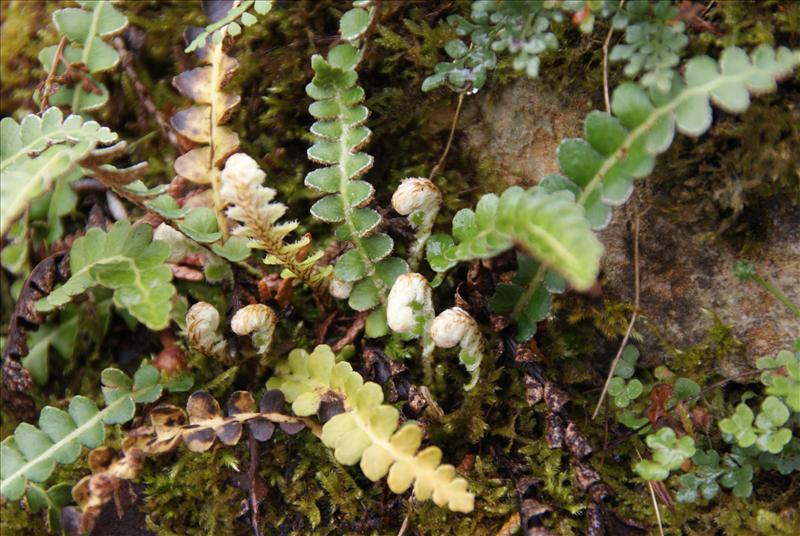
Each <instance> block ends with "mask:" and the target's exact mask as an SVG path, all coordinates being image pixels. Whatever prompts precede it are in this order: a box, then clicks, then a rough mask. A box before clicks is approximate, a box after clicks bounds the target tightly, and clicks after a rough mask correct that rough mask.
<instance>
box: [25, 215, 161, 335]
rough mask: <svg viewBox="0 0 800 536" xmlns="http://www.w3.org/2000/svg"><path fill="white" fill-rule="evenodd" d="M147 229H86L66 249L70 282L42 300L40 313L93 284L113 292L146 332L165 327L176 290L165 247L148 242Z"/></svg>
mask: <svg viewBox="0 0 800 536" xmlns="http://www.w3.org/2000/svg"><path fill="white" fill-rule="evenodd" d="M152 238H153V229H152V228H151V227H150V226H149V225H146V224H143V225H137V226H136V227H131V224H130V223H129V222H128V221H124V220H123V221H119V222H117V223H115V224H114V225H113V226H112V227H111V229H109V231H108V232H104V231H102V230H101V229H98V228H96V227H95V228H92V229H89V231H88V232H87V233H86V235H85V236H83V237H81V238H79V239H78V240H76V241H75V243H74V244H73V245H72V249H71V250H70V259H69V261H70V270H71V273H72V275H71V277H70V278H69V280H68V281H67V282H66V283H64V284H63V285H61V286H59V287H57V288H56V289H54V290H53V291H52V292H51V293H50V294H49V295H48V296H47V297H46V298H42V300H40V301H39V302H38V303H37V305H36V307H37V309H38V310H39V311H45V312H46V311H52V310H53V309H55V308H56V307H59V306H61V305H64V304H66V303H68V302H70V301H71V300H72V298H73V297H74V296H77V295H78V294H82V293H83V292H85V291H86V290H88V289H89V288H91V287H94V286H96V285H102V286H104V287H107V288H111V289H114V304H115V305H116V306H117V307H120V308H124V309H127V310H128V311H129V312H130V313H131V314H132V315H133V316H134V317H135V318H136V319H138V320H139V321H141V322H142V323H144V324H145V325H147V327H149V328H150V329H153V330H159V329H164V328H165V327H167V325H168V324H169V313H170V310H171V308H172V297H173V296H174V294H175V287H174V286H172V284H171V283H170V281H171V279H172V271H171V270H170V269H169V267H168V266H166V265H165V264H164V262H165V261H166V259H167V258H168V257H169V247H168V246H167V245H166V244H165V243H163V242H161V241H158V240H153V239H152Z"/></svg>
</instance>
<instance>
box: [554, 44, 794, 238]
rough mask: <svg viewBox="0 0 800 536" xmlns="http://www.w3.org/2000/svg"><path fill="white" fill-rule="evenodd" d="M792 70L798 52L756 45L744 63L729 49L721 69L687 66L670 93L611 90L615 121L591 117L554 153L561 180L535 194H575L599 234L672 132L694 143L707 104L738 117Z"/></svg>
mask: <svg viewBox="0 0 800 536" xmlns="http://www.w3.org/2000/svg"><path fill="white" fill-rule="evenodd" d="M798 64H800V51H791V50H789V49H787V48H783V47H781V48H779V49H778V50H777V51H776V50H775V49H773V48H772V47H770V46H768V45H761V46H760V47H758V48H757V49H756V50H755V51H754V52H753V53H752V55H751V56H749V57H748V55H747V54H746V53H745V52H744V51H743V50H742V49H740V48H738V47H730V48H727V49H725V50H724V51H723V53H722V56H721V57H720V60H719V62H717V61H715V60H713V59H712V58H710V57H708V56H699V57H695V58H692V59H691V60H689V61H688V62H687V64H686V69H685V73H686V74H685V76H684V77H680V76H677V75H676V76H675V77H674V78H673V80H672V86H671V87H670V90H669V91H666V92H664V91H660V90H658V89H657V88H651V89H650V90H649V91H647V90H645V89H643V88H642V87H640V86H639V85H637V84H635V83H633V82H626V83H623V84H622V85H620V86H619V87H618V88H617V89H616V90H614V94H613V98H612V102H611V111H612V114H613V115H612V114H608V113H605V112H599V111H594V112H591V113H589V115H588V116H587V117H586V120H585V122H584V136H585V139H568V140H564V141H562V142H561V144H560V145H559V147H558V152H557V157H558V163H559V166H560V167H561V172H562V173H563V175H548V176H547V177H544V178H543V179H542V181H541V183H540V186H541V187H542V188H544V189H546V190H548V191H555V190H564V189H566V190H570V191H572V192H574V193H575V196H576V197H577V198H578V203H580V204H581V205H584V206H585V207H586V214H587V217H588V218H589V220H590V222H591V224H592V227H593V228H594V229H602V228H604V227H605V226H606V225H608V223H609V222H610V221H611V210H612V209H611V207H613V206H616V205H621V204H622V203H624V202H625V201H627V199H628V198H629V197H630V195H631V193H632V192H633V183H634V180H635V179H639V178H642V177H645V176H647V175H649V174H650V173H651V171H652V170H653V167H654V165H655V157H656V156H657V155H659V154H660V153H663V152H664V151H666V150H667V149H668V148H669V146H670V145H671V144H672V140H673V138H674V136H675V130H676V129H677V130H678V131H679V132H682V133H684V134H687V135H689V136H700V135H701V134H703V133H705V132H706V131H707V130H708V129H709V128H710V127H711V122H712V115H713V114H712V109H711V102H714V104H716V105H717V106H719V107H720V108H722V109H723V110H725V111H726V112H730V113H742V112H744V111H745V110H747V108H748V107H749V106H750V95H751V94H761V93H766V92H770V91H774V90H775V88H776V84H775V83H776V81H777V80H780V79H781V78H784V77H786V76H788V75H789V74H790V73H791V72H792V71H793V70H794V68H795V67H796V66H797V65H798Z"/></svg>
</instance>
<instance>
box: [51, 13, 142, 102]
mask: <svg viewBox="0 0 800 536" xmlns="http://www.w3.org/2000/svg"><path fill="white" fill-rule="evenodd" d="M78 4H80V6H81V7H79V8H77V7H68V8H64V9H59V10H58V11H56V12H55V13H53V22H54V23H55V25H56V28H58V30H59V32H61V33H62V34H64V35H65V36H66V37H67V38H68V39H69V41H70V44H69V45H66V46H65V47H64V50H63V53H62V55H63V58H64V60H66V62H67V63H69V64H72V65H82V66H85V68H86V69H87V70H88V73H87V74H85V75H84V76H85V80H84V81H83V82H81V83H74V85H72V86H70V85H67V84H60V85H59V88H58V90H57V91H56V92H55V93H54V94H53V95H50V96H49V97H48V101H49V103H50V104H51V105H54V106H69V107H70V109H71V110H72V112H73V113H79V112H88V111H91V110H96V109H97V108H99V107H101V106H103V105H104V104H105V103H106V102H107V101H108V88H107V87H106V86H105V84H103V83H101V82H98V81H97V79H96V78H95V76H96V75H97V74H98V73H101V72H103V71H107V70H109V69H112V68H114V67H116V66H117V64H119V54H118V53H117V51H116V50H114V47H112V46H111V45H109V44H108V43H106V42H105V41H104V40H103V39H101V38H105V39H109V38H110V37H112V36H114V35H117V34H118V33H120V32H121V31H122V30H124V29H125V27H126V26H127V25H128V19H127V17H125V15H123V14H122V13H120V12H119V11H118V10H117V9H115V8H114V6H112V5H111V2H109V1H102V2H98V1H96V0H79V2H78ZM57 49H58V46H56V45H53V46H50V47H47V48H45V49H43V50H42V51H41V52H40V53H39V61H40V62H41V63H42V66H43V67H44V69H45V71H47V72H50V70H51V69H52V66H53V62H54V61H55V60H56V59H57V58H56V51H57ZM65 71H66V67H65V66H64V65H63V64H60V65H59V66H58V67H57V70H56V74H57V75H61V74H64V72H65Z"/></svg>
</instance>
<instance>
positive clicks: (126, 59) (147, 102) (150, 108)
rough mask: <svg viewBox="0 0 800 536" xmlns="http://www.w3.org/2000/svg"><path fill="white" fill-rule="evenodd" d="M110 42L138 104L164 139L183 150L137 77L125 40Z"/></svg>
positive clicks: (118, 38) (118, 39) (165, 119)
mask: <svg viewBox="0 0 800 536" xmlns="http://www.w3.org/2000/svg"><path fill="white" fill-rule="evenodd" d="M111 43H112V44H113V45H114V48H115V49H116V50H117V53H118V54H119V57H120V61H121V63H122V67H123V69H125V74H126V75H127V77H128V79H129V80H130V81H131V85H132V86H133V90H134V91H135V92H136V97H137V98H138V99H139V104H141V106H142V108H144V109H145V110H146V111H147V113H148V114H150V115H151V116H152V117H153V119H154V120H155V122H156V124H157V125H158V129H159V130H160V131H161V135H162V136H164V138H166V140H167V141H169V142H170V143H171V144H172V145H174V146H175V147H177V148H178V151H179V152H181V153H183V152H184V151H183V149H182V147H181V145H180V143H179V142H178V136H177V135H176V134H175V131H174V130H173V128H172V125H170V124H169V121H168V120H167V118H166V117H164V114H163V113H161V110H159V109H158V107H157V106H156V105H155V103H154V102H153V101H152V99H151V98H150V95H149V94H148V92H147V88H146V87H145V85H144V84H143V83H142V81H141V80H140V79H139V74H138V73H137V72H136V69H134V68H133V61H134V59H133V55H132V54H131V53H130V51H128V47H127V46H126V45H125V40H124V39H122V38H121V37H115V38H114V39H113V40H112V41H111Z"/></svg>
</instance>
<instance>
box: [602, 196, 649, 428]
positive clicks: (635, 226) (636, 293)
mask: <svg viewBox="0 0 800 536" xmlns="http://www.w3.org/2000/svg"><path fill="white" fill-rule="evenodd" d="M639 216H640V215H639V212H638V211H637V212H636V215H635V216H634V218H633V280H634V281H633V285H634V286H633V288H634V299H633V314H632V315H631V321H630V322H628V329H627V330H625V336H624V337H623V338H622V343H620V345H619V350H617V355H616V356H615V357H614V361H612V362H611V368H610V369H609V370H608V377H606V383H605V385H603V392H602V393H600V400H598V401H597V406H596V407H595V408H594V413H592V420H594V419H596V418H597V414H598V413H600V406H602V405H603V401H604V400H605V398H606V393H607V392H608V385H609V384H610V383H611V379H612V378H613V377H614V371H615V370H616V369H617V364H619V360H620V358H621V357H622V351H623V350H625V345H626V344H628V339H629V338H630V336H631V332H632V331H633V325H634V324H635V323H636V318H637V317H638V316H639Z"/></svg>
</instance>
